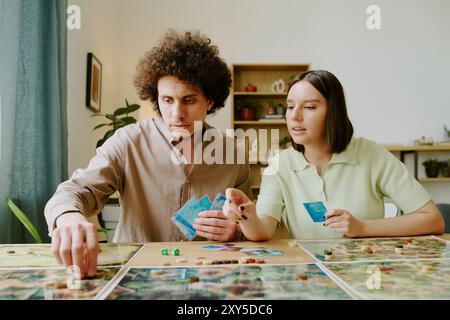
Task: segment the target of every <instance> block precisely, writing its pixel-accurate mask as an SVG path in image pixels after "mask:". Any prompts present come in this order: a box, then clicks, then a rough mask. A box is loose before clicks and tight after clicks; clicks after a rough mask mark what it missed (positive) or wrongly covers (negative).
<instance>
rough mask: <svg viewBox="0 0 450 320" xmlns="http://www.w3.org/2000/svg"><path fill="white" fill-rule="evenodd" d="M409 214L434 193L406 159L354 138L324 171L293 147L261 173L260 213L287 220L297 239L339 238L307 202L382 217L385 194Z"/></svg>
mask: <svg viewBox="0 0 450 320" xmlns="http://www.w3.org/2000/svg"><path fill="white" fill-rule="evenodd" d="M385 197H389V198H391V199H392V200H393V202H395V204H396V205H397V206H398V207H399V208H400V209H401V210H403V212H405V213H410V212H413V211H415V210H417V209H419V208H421V207H422V206H424V205H425V204H426V203H427V202H428V201H429V200H430V199H431V197H430V195H429V194H428V192H427V191H426V190H425V189H424V188H423V186H422V185H421V184H420V183H419V182H417V180H416V179H414V177H412V176H411V175H410V174H409V172H408V170H407V169H406V167H405V166H404V164H403V163H402V162H400V161H399V160H398V159H397V158H396V157H395V156H394V155H393V154H392V153H390V152H389V151H388V150H387V149H386V148H385V147H383V146H381V145H378V144H376V143H375V142H373V141H370V140H367V139H364V138H352V140H351V142H350V144H349V145H348V146H347V148H346V149H345V150H344V151H343V152H341V153H339V154H337V153H335V154H333V156H332V158H331V160H330V162H329V163H328V164H327V165H326V166H324V167H323V169H322V175H321V176H320V175H318V174H317V169H316V167H315V166H314V165H312V164H310V163H309V162H308V161H307V160H306V159H305V157H304V156H303V154H302V153H300V152H298V151H296V150H294V149H293V148H289V149H287V150H284V151H282V152H280V153H279V154H277V155H276V156H275V157H273V159H272V160H271V162H270V165H269V167H268V168H267V169H266V170H265V171H264V174H263V176H262V183H261V190H260V195H259V197H258V201H257V204H256V207H257V213H258V215H264V216H269V217H272V218H274V219H275V220H277V221H278V222H281V223H284V224H285V225H286V227H287V229H288V230H289V232H290V233H291V235H292V237H294V238H296V239H321V238H341V237H342V235H341V234H340V233H337V232H335V231H333V230H332V229H331V228H329V227H324V226H323V222H314V221H313V220H312V219H311V217H310V215H309V214H308V212H307V211H306V209H305V207H304V206H303V203H304V202H315V201H322V202H323V203H324V205H325V207H326V208H327V210H332V209H345V210H347V211H349V212H350V213H351V214H352V215H353V216H354V217H356V218H358V219H363V220H367V219H380V218H384V198H385Z"/></svg>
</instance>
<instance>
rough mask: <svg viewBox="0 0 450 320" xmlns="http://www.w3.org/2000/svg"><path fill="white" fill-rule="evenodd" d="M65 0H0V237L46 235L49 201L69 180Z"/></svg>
mask: <svg viewBox="0 0 450 320" xmlns="http://www.w3.org/2000/svg"><path fill="white" fill-rule="evenodd" d="M66 10H67V1H66V0H0V119H1V121H0V243H26V242H33V239H32V237H31V236H30V235H29V234H28V233H27V231H26V229H25V228H23V227H22V226H21V224H20V222H19V221H18V220H17V219H16V217H15V216H13V214H12V213H11V212H10V211H9V209H8V208H7V206H6V204H5V202H4V197H5V196H7V195H9V196H10V197H11V198H12V199H13V200H14V202H15V203H16V204H17V205H18V206H19V207H20V208H21V209H22V210H23V211H24V212H25V213H26V214H27V215H28V217H29V218H30V220H31V221H32V222H33V224H34V225H35V226H36V228H37V230H38V231H39V233H40V235H41V237H42V238H43V239H45V240H44V241H47V242H48V241H49V240H50V239H49V237H48V235H47V233H48V232H47V226H46V223H45V219H44V213H43V212H44V207H45V204H46V202H47V201H48V199H49V198H50V197H51V196H52V194H53V193H54V191H55V190H56V186H57V185H58V183H60V182H61V181H63V180H66V179H67V111H66V100H67V77H66V72H67V65H66V64H67V28H66Z"/></svg>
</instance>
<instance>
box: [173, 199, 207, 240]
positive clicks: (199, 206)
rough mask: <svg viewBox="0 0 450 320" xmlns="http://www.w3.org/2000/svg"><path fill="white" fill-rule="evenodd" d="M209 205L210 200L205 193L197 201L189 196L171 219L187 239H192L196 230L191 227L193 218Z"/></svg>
mask: <svg viewBox="0 0 450 320" xmlns="http://www.w3.org/2000/svg"><path fill="white" fill-rule="evenodd" d="M210 207H211V200H209V198H208V196H207V195H206V196H204V197H202V198H201V199H200V200H198V201H196V200H195V198H194V200H192V198H191V199H189V201H188V202H187V203H186V204H185V205H184V206H183V207H182V208H181V209H180V210H178V212H177V213H176V214H175V215H173V217H172V221H173V222H174V223H175V224H176V225H177V227H178V228H179V229H180V230H181V231H182V232H183V234H184V235H185V236H186V237H187V238H188V239H189V240H192V239H193V238H194V237H195V236H196V235H197V232H196V230H195V229H194V227H192V225H193V224H194V220H195V219H196V218H197V216H198V214H199V213H200V212H202V211H205V210H209V208H210Z"/></svg>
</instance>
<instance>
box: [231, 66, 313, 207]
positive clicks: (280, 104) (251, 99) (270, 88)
mask: <svg viewBox="0 0 450 320" xmlns="http://www.w3.org/2000/svg"><path fill="white" fill-rule="evenodd" d="M309 69H310V66H309V64H234V65H233V66H232V73H233V90H232V92H231V112H232V115H231V121H232V124H231V128H233V129H235V130H237V129H242V131H241V133H243V134H245V138H244V139H245V141H246V148H247V150H248V152H249V155H250V160H251V171H252V189H253V194H254V198H255V199H256V198H257V194H258V193H259V187H260V184H261V170H262V169H264V167H265V166H266V165H267V159H268V158H269V157H270V156H271V150H273V147H272V145H279V143H278V144H277V142H281V141H282V140H283V139H285V140H286V139H289V132H288V130H287V127H286V119H285V115H284V114H285V112H286V92H287V88H288V85H289V83H290V82H291V81H292V79H293V78H294V77H295V76H297V75H299V74H301V73H303V72H305V71H308V70H309ZM243 109H245V110H243ZM249 109H250V110H249ZM252 110H253V111H252ZM235 132H236V131H235ZM265 137H267V138H266V139H265ZM279 147H280V148H281V149H282V148H285V147H286V145H281V146H279Z"/></svg>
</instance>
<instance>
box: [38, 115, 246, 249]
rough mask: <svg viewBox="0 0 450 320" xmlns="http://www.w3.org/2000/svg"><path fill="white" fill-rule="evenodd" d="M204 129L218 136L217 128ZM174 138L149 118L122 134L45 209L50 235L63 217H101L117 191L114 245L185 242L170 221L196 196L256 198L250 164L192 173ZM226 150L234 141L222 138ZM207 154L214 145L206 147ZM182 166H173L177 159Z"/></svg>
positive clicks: (218, 166)
mask: <svg viewBox="0 0 450 320" xmlns="http://www.w3.org/2000/svg"><path fill="white" fill-rule="evenodd" d="M205 127H206V128H208V129H210V130H214V131H215V132H219V131H218V130H216V129H213V128H211V127H209V126H208V125H207V124H205ZM172 139H173V138H172V134H171V132H170V131H169V129H168V128H167V126H166V125H165V124H164V122H163V121H162V120H161V119H159V118H158V119H148V120H143V121H139V122H137V123H136V124H133V125H129V126H126V127H124V128H121V129H119V130H117V132H116V133H115V134H114V135H113V136H112V137H111V138H109V139H108V140H107V141H106V142H105V143H104V144H103V146H102V147H100V148H98V149H97V154H96V156H95V157H94V158H92V159H91V161H90V162H89V165H88V167H87V168H86V169H78V170H75V171H74V173H73V175H72V177H71V178H70V179H69V180H68V181H65V182H63V183H61V184H60V185H59V186H58V188H57V190H56V192H55V194H54V195H53V197H52V198H51V199H50V200H49V202H48V203H47V205H46V207H45V218H46V220H47V224H48V226H49V232H50V235H51V234H52V231H53V228H54V226H55V220H56V219H57V218H58V217H59V216H60V215H62V214H64V213H66V212H71V211H78V212H80V213H82V214H83V215H85V216H86V217H91V216H93V215H95V214H98V213H99V212H100V211H101V210H102V209H103V207H104V206H105V204H106V202H107V200H108V197H109V196H110V195H111V194H113V193H114V192H116V191H118V192H119V194H120V206H121V216H120V219H119V224H118V226H117V229H116V233H115V236H114V242H152V241H179V240H185V237H184V235H183V234H182V233H181V232H180V231H179V230H178V228H177V227H176V226H175V225H174V223H173V222H172V221H171V219H170V218H171V216H172V215H173V214H174V213H175V212H176V211H177V210H179V209H180V208H181V207H182V206H183V204H184V203H185V202H186V201H187V200H189V199H190V198H191V197H192V196H195V197H196V198H197V199H200V198H201V197H202V196H204V195H208V196H209V198H210V199H211V201H212V200H213V199H214V197H215V196H216V194H217V193H219V192H220V193H224V192H225V189H226V188H229V187H231V188H237V189H240V190H242V191H243V192H245V193H246V194H247V195H248V196H249V197H250V198H251V186H250V168H249V166H248V164H236V162H234V163H233V164H226V163H227V162H226V161H225V160H224V162H223V164H220V163H213V164H206V163H204V162H203V163H201V164H195V165H194V166H193V168H192V171H191V172H190V173H187V172H186V171H188V170H185V167H186V164H184V163H185V159H184V158H182V157H183V156H182V155H181V153H180V152H179V150H178V149H177V148H176V147H174V146H173V144H172V143H171V141H172ZM222 139H223V146H224V148H225V145H227V143H230V142H231V143H232V145H234V140H233V139H232V138H230V137H228V136H226V135H222ZM201 143H202V145H203V147H204V149H203V150H205V147H207V146H208V145H209V144H210V143H211V142H209V141H203V142H201ZM236 150H237V148H236V145H234V151H236ZM177 157H178V160H179V161H173V159H177Z"/></svg>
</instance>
